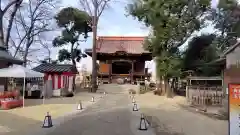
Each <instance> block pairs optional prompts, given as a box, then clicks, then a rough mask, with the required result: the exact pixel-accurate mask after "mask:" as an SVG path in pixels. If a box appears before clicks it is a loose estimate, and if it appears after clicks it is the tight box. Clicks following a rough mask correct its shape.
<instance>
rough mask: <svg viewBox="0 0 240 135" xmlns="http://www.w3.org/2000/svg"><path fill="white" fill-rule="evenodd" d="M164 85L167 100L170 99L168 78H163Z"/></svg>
mask: <svg viewBox="0 0 240 135" xmlns="http://www.w3.org/2000/svg"><path fill="white" fill-rule="evenodd" d="M164 85H165V91H166V96H167V98H172V95H173V94H172V89H171V86H170V84H169V79H168V78H164Z"/></svg>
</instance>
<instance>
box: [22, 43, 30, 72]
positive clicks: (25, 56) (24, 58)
mask: <svg viewBox="0 0 240 135" xmlns="http://www.w3.org/2000/svg"><path fill="white" fill-rule="evenodd" d="M28 49H29V47H26V48H25V51H24V55H23V66H24V67H26V66H27V56H28Z"/></svg>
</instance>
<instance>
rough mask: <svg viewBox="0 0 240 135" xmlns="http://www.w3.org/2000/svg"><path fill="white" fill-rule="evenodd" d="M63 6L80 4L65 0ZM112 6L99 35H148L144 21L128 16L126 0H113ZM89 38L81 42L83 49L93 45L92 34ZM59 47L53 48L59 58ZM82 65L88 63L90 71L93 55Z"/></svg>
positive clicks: (101, 21) (79, 65) (104, 16)
mask: <svg viewBox="0 0 240 135" xmlns="http://www.w3.org/2000/svg"><path fill="white" fill-rule="evenodd" d="M62 2H63V3H62V5H63V7H67V6H73V7H80V6H78V5H79V3H78V1H77V0H63V1H62ZM109 4H110V7H109V8H107V9H106V10H105V11H104V12H103V14H102V16H101V18H100V20H99V24H98V36H147V35H148V33H149V29H148V28H147V27H145V26H144V25H143V24H142V23H140V22H138V21H137V20H134V19H133V18H132V17H131V16H128V17H127V16H126V14H127V12H126V10H125V7H126V6H127V1H126V0H121V2H118V1H113V2H110V3H109ZM89 36H90V37H89V38H88V39H87V41H86V42H82V43H80V48H81V49H82V50H84V49H86V48H91V47H92V37H91V36H92V35H91V34H90V35H89ZM57 52H58V49H56V48H53V51H52V58H53V59H56V58H57ZM82 65H86V67H87V69H88V71H91V69H92V60H91V57H87V58H84V59H82V60H81V62H80V63H78V65H77V66H78V67H79V68H81V67H82Z"/></svg>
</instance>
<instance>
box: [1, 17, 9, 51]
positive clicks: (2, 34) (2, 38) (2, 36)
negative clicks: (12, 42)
mask: <svg viewBox="0 0 240 135" xmlns="http://www.w3.org/2000/svg"><path fill="white" fill-rule="evenodd" d="M4 45H5V44H4V33H3V14H2V13H0V47H4V48H7V47H6V46H4Z"/></svg>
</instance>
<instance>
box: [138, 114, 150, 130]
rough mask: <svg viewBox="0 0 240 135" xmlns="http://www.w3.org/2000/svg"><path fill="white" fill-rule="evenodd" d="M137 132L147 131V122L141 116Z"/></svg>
mask: <svg viewBox="0 0 240 135" xmlns="http://www.w3.org/2000/svg"><path fill="white" fill-rule="evenodd" d="M139 130H148V127H147V121H146V119H145V117H144V115H143V114H141V119H140V125H139Z"/></svg>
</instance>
